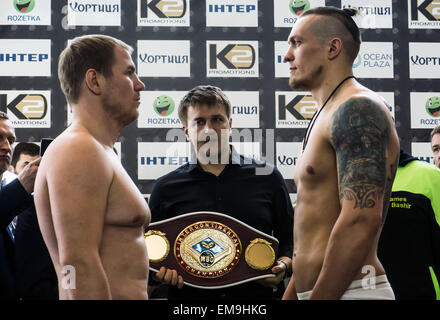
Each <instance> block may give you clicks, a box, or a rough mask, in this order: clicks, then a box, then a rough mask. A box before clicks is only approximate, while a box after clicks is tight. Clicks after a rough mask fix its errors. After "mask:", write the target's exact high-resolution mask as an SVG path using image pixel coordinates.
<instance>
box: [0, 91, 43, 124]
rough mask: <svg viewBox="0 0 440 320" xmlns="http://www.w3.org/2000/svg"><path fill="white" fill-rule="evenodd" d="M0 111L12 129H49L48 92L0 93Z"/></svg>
mask: <svg viewBox="0 0 440 320" xmlns="http://www.w3.org/2000/svg"><path fill="white" fill-rule="evenodd" d="M0 111H3V112H5V113H7V115H8V116H9V118H10V120H11V122H12V125H13V126H14V128H50V91H0Z"/></svg>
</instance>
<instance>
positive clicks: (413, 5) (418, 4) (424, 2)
mask: <svg viewBox="0 0 440 320" xmlns="http://www.w3.org/2000/svg"><path fill="white" fill-rule="evenodd" d="M408 28H410V29H440V1H438V0H408Z"/></svg>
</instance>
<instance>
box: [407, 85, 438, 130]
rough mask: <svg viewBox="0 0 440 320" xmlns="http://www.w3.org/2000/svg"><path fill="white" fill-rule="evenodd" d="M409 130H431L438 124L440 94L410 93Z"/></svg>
mask: <svg viewBox="0 0 440 320" xmlns="http://www.w3.org/2000/svg"><path fill="white" fill-rule="evenodd" d="M410 101H411V128H412V129H433V128H434V127H435V126H438V125H439V124H440V92H411V94H410Z"/></svg>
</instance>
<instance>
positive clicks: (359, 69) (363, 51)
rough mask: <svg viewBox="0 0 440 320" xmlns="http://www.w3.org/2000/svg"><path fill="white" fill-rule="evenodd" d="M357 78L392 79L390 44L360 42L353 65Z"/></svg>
mask: <svg viewBox="0 0 440 320" xmlns="http://www.w3.org/2000/svg"><path fill="white" fill-rule="evenodd" d="M353 73H354V75H355V77H357V78H394V55H393V43H392V42H362V43H361V47H360V50H359V54H358V56H357V58H356V59H355V61H354V63H353Z"/></svg>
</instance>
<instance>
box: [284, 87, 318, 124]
mask: <svg viewBox="0 0 440 320" xmlns="http://www.w3.org/2000/svg"><path fill="white" fill-rule="evenodd" d="M275 109H276V128H307V126H308V124H309V121H310V120H311V119H312V117H313V115H314V114H315V112H316V110H317V109H318V104H317V103H316V101H315V100H314V99H313V97H312V96H311V94H310V92H301V91H295V92H290V91H285V92H281V91H280V92H275Z"/></svg>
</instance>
